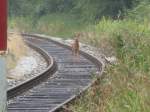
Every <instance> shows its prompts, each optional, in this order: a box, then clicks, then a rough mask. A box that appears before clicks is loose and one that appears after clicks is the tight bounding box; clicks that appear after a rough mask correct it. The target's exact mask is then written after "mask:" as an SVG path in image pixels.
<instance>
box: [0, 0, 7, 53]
mask: <svg viewBox="0 0 150 112" xmlns="http://www.w3.org/2000/svg"><path fill="white" fill-rule="evenodd" d="M6 49H7V0H0V51H5V50H6Z"/></svg>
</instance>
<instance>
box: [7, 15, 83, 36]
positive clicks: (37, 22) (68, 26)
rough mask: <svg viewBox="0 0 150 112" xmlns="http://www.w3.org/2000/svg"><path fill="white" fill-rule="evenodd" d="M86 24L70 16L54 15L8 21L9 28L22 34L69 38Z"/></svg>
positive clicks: (15, 18)
mask: <svg viewBox="0 0 150 112" xmlns="http://www.w3.org/2000/svg"><path fill="white" fill-rule="evenodd" d="M85 26H86V24H85V25H84V24H82V21H81V20H80V19H78V18H77V17H76V16H74V15H71V14H61V13H58V14H57V13H56V14H55V13H54V14H50V15H46V16H42V17H40V18H38V19H37V18H36V17H14V18H10V19H9V28H10V29H15V28H16V27H17V28H19V29H21V31H23V32H36V33H44V34H48V35H51V36H60V37H63V38H69V37H72V36H73V35H74V31H81V30H82V29H83V28H84V27H85Z"/></svg>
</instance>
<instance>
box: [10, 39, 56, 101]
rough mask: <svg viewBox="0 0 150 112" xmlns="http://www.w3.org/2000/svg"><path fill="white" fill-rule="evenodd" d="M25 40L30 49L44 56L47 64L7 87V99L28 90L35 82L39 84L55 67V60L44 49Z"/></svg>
mask: <svg viewBox="0 0 150 112" xmlns="http://www.w3.org/2000/svg"><path fill="white" fill-rule="evenodd" d="M25 42H26V44H27V45H28V46H29V47H31V48H32V49H34V50H35V51H37V52H38V53H40V54H41V55H42V56H43V57H44V59H45V60H46V62H47V64H48V66H47V68H46V69H45V70H44V71H42V72H41V73H39V74H37V75H36V76H34V77H32V78H30V79H28V80H26V81H24V82H22V83H20V84H18V85H17V86H15V87H11V88H9V89H8V90H7V99H8V100H9V99H11V98H14V97H16V96H17V95H19V94H21V93H23V92H25V91H27V90H29V89H30V88H32V87H34V86H36V85H37V84H39V83H40V82H42V81H43V80H45V79H47V78H48V77H49V76H50V75H52V74H53V73H54V72H55V71H56V69H57V64H56V62H55V61H54V59H53V58H52V57H51V56H50V55H49V54H48V53H47V52H46V51H45V50H43V49H41V48H39V47H38V46H37V45H35V44H33V43H31V42H29V41H25Z"/></svg>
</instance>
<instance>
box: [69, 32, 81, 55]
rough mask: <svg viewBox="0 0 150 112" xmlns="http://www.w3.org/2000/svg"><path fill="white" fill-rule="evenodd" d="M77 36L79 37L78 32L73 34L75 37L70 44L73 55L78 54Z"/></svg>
mask: <svg viewBox="0 0 150 112" xmlns="http://www.w3.org/2000/svg"><path fill="white" fill-rule="evenodd" d="M79 37H80V34H79V33H76V34H75V39H74V41H73V43H72V44H71V48H72V54H73V55H74V56H79V49H80V45H79Z"/></svg>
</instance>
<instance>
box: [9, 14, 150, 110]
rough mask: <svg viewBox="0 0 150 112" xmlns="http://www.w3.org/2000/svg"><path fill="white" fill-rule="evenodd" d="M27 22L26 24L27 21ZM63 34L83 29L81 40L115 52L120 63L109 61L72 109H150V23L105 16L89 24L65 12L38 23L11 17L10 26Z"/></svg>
mask: <svg viewBox="0 0 150 112" xmlns="http://www.w3.org/2000/svg"><path fill="white" fill-rule="evenodd" d="M25 22H26V24H24V23H25ZM16 26H17V27H19V28H20V29H22V31H27V32H37V33H45V34H48V35H52V36H60V37H63V38H68V37H72V36H73V34H74V33H75V32H78V31H80V32H81V33H82V38H81V41H82V42H83V43H88V44H91V45H93V46H95V47H98V48H101V49H102V50H103V52H104V53H105V55H107V56H112V55H115V56H116V57H117V58H118V64H117V65H109V66H108V67H107V68H106V70H105V73H104V74H103V77H101V78H98V80H97V81H96V83H95V84H94V85H93V86H92V87H91V88H89V89H88V90H87V91H86V93H85V94H84V95H83V96H81V97H80V98H79V99H78V100H76V101H75V102H74V103H73V104H71V105H69V108H70V109H71V110H72V111H73V112H149V110H150V100H149V99H150V86H149V85H150V44H149V43H150V24H149V21H144V22H142V23H139V22H138V21H136V20H133V19H132V20H131V19H124V20H110V19H105V18H103V19H102V20H101V21H100V22H99V23H98V24H96V25H87V24H84V23H82V22H81V21H80V20H78V18H76V17H74V16H70V15H66V14H52V15H48V16H45V17H41V18H40V20H39V21H37V22H36V25H33V21H32V20H31V19H30V18H23V17H19V18H15V19H12V20H10V22H9V27H10V28H15V27H16Z"/></svg>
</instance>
